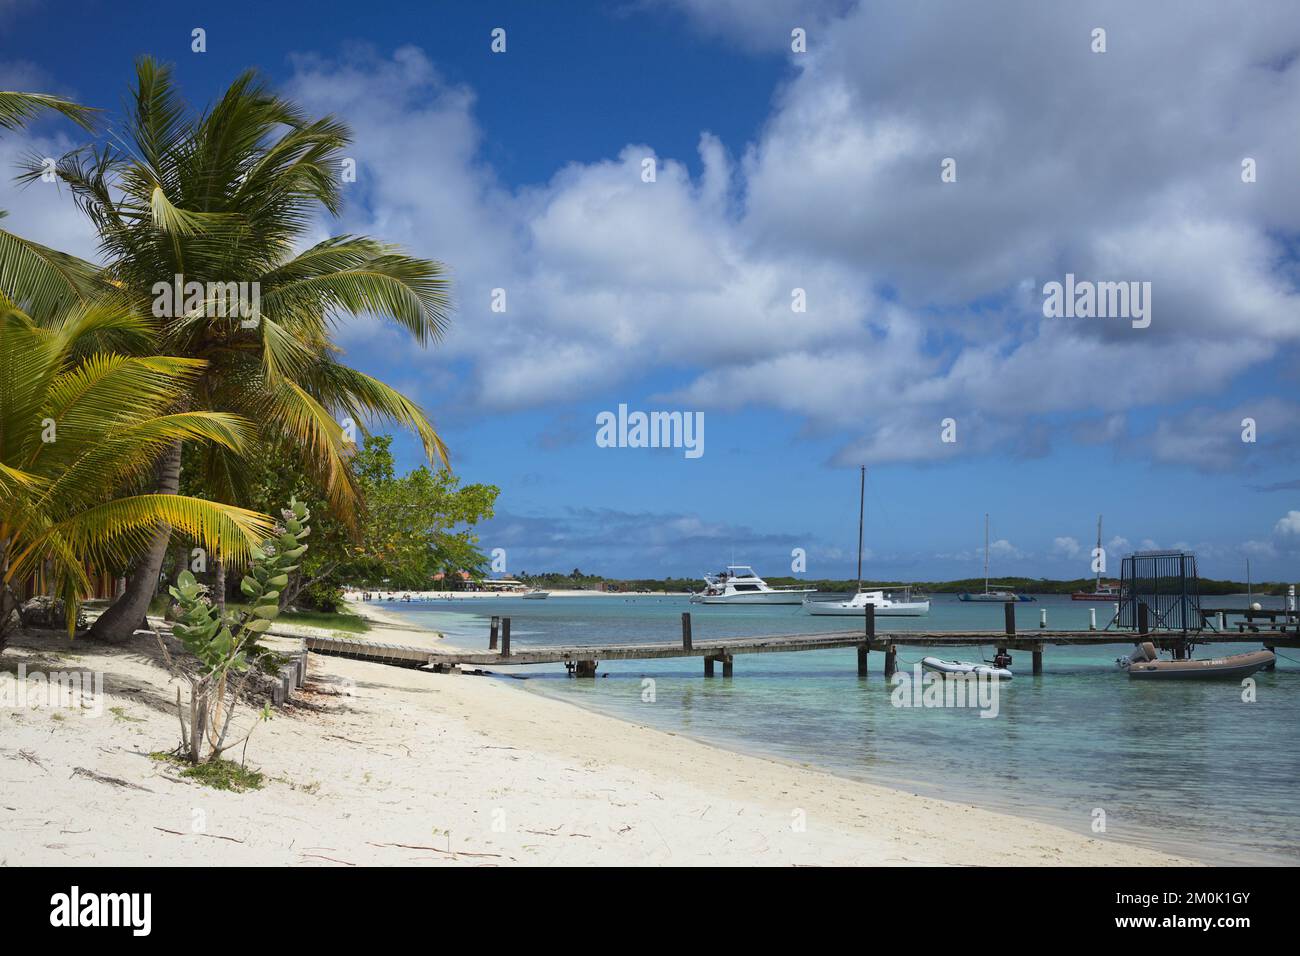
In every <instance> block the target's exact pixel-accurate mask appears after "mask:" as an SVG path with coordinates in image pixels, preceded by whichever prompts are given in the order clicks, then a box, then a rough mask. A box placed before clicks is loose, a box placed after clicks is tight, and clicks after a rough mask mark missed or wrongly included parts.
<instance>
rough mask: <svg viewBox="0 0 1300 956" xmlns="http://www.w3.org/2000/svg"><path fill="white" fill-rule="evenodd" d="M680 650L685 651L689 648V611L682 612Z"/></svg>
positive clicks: (688, 650)
mask: <svg viewBox="0 0 1300 956" xmlns="http://www.w3.org/2000/svg"><path fill="white" fill-rule="evenodd" d="M682 650H684V651H686V652H687V653H689V652H690V650H691V612H690V611H683V612H682Z"/></svg>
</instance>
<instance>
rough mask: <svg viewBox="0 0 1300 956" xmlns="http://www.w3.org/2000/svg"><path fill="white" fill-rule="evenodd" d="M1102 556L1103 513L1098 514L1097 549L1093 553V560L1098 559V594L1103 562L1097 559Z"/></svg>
mask: <svg viewBox="0 0 1300 956" xmlns="http://www.w3.org/2000/svg"><path fill="white" fill-rule="evenodd" d="M1100 557H1101V515H1097V550H1096V552H1095V553H1094V554H1093V560H1094V561H1097V590H1096V591H1094V592H1093V593H1094V594H1096V593H1098V592H1100V591H1101V562H1100V561H1098V560H1097V559H1098V558H1100Z"/></svg>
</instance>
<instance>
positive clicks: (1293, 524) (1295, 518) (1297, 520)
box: [1273, 511, 1300, 537]
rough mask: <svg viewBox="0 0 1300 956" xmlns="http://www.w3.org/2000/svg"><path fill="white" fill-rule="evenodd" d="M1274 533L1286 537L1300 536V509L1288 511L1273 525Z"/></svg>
mask: <svg viewBox="0 0 1300 956" xmlns="http://www.w3.org/2000/svg"><path fill="white" fill-rule="evenodd" d="M1273 533H1274V534H1276V535H1281V536H1284V537H1295V536H1300V511H1288V512H1287V513H1286V514H1285V515H1283V516H1282V517H1281V518H1279V519H1278V522H1277V524H1275V525H1274V526H1273Z"/></svg>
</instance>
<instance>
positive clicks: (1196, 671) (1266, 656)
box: [1121, 641, 1277, 680]
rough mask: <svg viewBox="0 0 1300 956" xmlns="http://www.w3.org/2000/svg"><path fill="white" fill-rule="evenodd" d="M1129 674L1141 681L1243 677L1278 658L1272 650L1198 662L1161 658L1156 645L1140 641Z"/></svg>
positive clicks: (1128, 667) (1129, 658)
mask: <svg viewBox="0 0 1300 956" xmlns="http://www.w3.org/2000/svg"><path fill="white" fill-rule="evenodd" d="M1121 661H1123V662H1124V663H1125V664H1126V665H1127V670H1128V676H1129V677H1137V678H1142V679H1144V680H1196V679H1202V680H1204V679H1206V678H1211V677H1218V678H1229V679H1230V678H1242V677H1249V676H1250V675H1251V674H1253V673H1255V671H1257V670H1259V669H1261V668H1264V667H1271V666H1272V665H1273V664H1274V663H1275V662H1276V661H1277V657H1276V656H1275V655H1274V654H1273V652H1272V651H1251V652H1250V653H1249V654H1230V655H1228V656H1227V657H1207V658H1205V659H1203V660H1199V661H1162V660H1159V659H1157V657H1156V647H1155V645H1154V644H1152V643H1151V642H1150V641H1143V642H1142V643H1141V644H1139V645H1138V646H1137V647H1136V648H1135V649H1134V651H1133V653H1132V654H1131V655H1130V656H1129V657H1128V659H1127V660H1124V659H1123V658H1121Z"/></svg>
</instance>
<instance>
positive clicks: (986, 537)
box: [984, 511, 989, 594]
mask: <svg viewBox="0 0 1300 956" xmlns="http://www.w3.org/2000/svg"><path fill="white" fill-rule="evenodd" d="M984 593H985V594H988V593H989V513H988V512H987V511H986V512H984Z"/></svg>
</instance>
